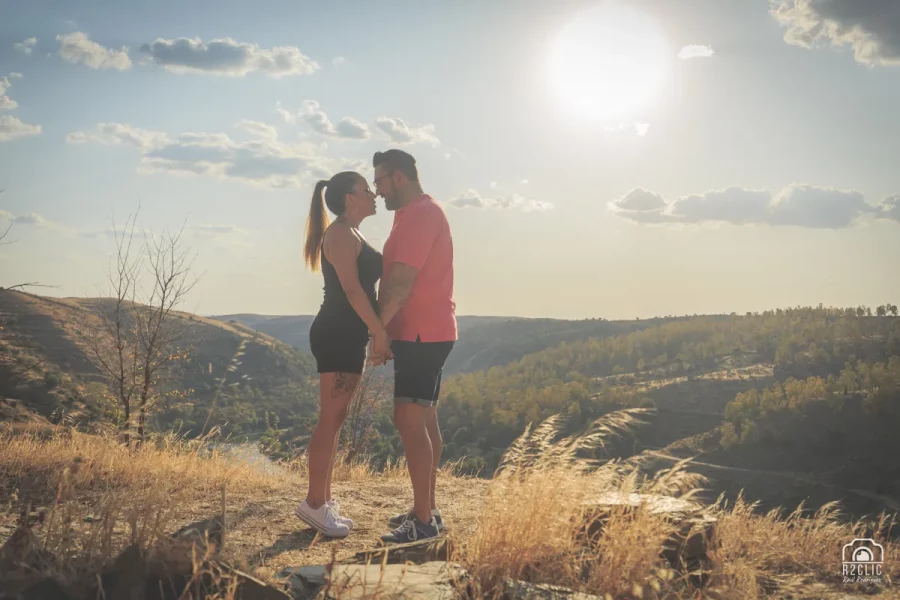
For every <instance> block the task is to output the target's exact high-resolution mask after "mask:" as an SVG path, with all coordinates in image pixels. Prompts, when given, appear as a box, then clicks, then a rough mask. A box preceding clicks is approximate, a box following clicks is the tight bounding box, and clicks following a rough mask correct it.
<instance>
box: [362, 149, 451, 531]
mask: <svg viewBox="0 0 900 600" xmlns="http://www.w3.org/2000/svg"><path fill="white" fill-rule="evenodd" d="M372 163H373V166H374V167H375V191H376V193H377V194H378V195H379V196H381V197H383V198H384V203H385V207H386V208H387V209H388V210H391V211H394V225H393V228H392V229H391V233H390V235H389V236H388V239H387V241H386V242H385V244H384V270H383V275H382V278H381V283H380V286H379V293H378V304H379V308H380V311H379V312H380V316H381V321H382V323H384V324H385V326H386V329H387V333H388V336H389V337H390V339H391V340H392V342H391V353H392V354H393V359H394V424H395V425H396V426H397V431H398V432H399V433H400V439H401V440H402V441H403V449H404V451H405V453H406V462H407V465H408V468H409V476H410V479H411V480H412V487H413V497H414V506H413V508H412V509H411V510H410V511H409V512H407V513H404V514H401V515H396V516H395V517H394V518H392V519H391V521H390V525H391V526H392V527H396V529H394V530H393V531H391V532H390V533H388V534H386V535H384V536H382V538H381V539H382V541H383V542H385V543H404V542H412V541H416V540H421V539H427V538H430V537H435V536H437V535H438V534H439V533H440V531H441V529H442V528H443V521H442V520H441V514H440V511H439V510H438V508H437V503H436V500H435V494H434V490H435V483H436V480H437V469H438V467H439V465H440V458H441V449H442V440H441V431H440V429H439V428H438V419H437V403H438V395H439V394H440V390H441V374H442V372H443V369H444V363H445V361H446V360H447V356H448V355H449V354H450V351H451V350H452V349H453V343H454V342H455V341H456V339H457V329H456V314H455V312H456V304H455V303H454V301H453V239H452V237H451V235H450V226H449V224H448V223H447V217H446V215H445V214H444V211H443V209H441V207H440V205H439V204H438V203H437V202H435V201H434V199H433V198H432V197H431V196H429V195H428V194H426V193H425V192H424V191H422V186H421V184H420V183H419V173H418V169H417V167H416V160H415V159H414V158H413V157H412V156H411V155H409V154H408V153H406V152H403V151H402V150H388V151H386V152H376V153H375V156H374V158H373V161H372ZM386 358H387V357H386V356H381V357H373V360H374V361H375V362H383V361H384V360H385V359H386Z"/></svg>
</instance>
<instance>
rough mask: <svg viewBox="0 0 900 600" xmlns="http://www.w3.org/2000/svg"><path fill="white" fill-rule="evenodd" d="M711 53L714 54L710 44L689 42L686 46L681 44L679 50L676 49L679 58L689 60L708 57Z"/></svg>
mask: <svg viewBox="0 0 900 600" xmlns="http://www.w3.org/2000/svg"><path fill="white" fill-rule="evenodd" d="M713 54H715V50H713V48H712V46H704V45H698V44H690V45H687V46H683V47H682V48H681V50H679V51H678V58H680V59H681V60H690V59H692V58H709V57H710V56H712V55H713Z"/></svg>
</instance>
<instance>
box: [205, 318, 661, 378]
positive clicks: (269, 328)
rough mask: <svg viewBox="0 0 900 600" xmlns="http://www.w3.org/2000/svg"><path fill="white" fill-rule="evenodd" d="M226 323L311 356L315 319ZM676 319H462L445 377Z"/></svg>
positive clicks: (248, 320) (242, 319)
mask: <svg viewBox="0 0 900 600" xmlns="http://www.w3.org/2000/svg"><path fill="white" fill-rule="evenodd" d="M210 318H212V319H216V320H218V321H222V322H224V323H230V324H233V325H243V326H245V327H248V328H250V329H252V330H255V331H259V332H262V333H265V334H267V335H270V336H272V337H273V338H276V339H279V340H281V341H283V342H285V343H287V344H290V345H291V346H293V347H295V348H297V349H298V350H301V351H303V352H309V327H310V325H311V324H312V321H313V319H314V318H315V316H314V315H292V316H269V315H257V314H248V313H244V314H233V315H217V316H213V317H210ZM670 320H673V319H647V320H635V321H607V320H604V319H583V320H565V319H530V318H523V317H502V316H500V317H493V316H471V315H460V316H458V317H457V324H458V329H459V340H458V341H457V342H456V344H455V345H454V347H453V352H451V353H450V357H449V358H448V359H447V364H446V366H445V367H444V372H445V373H447V374H448V375H452V374H455V373H471V372H474V371H481V370H486V369H490V368H491V367H496V366H501V365H505V364H508V363H510V362H514V361H517V360H520V359H521V358H522V357H524V356H526V355H528V354H532V353H534V352H538V351H541V350H544V349H546V348H549V347H552V346H555V345H557V344H560V343H563V342H574V341H580V340H586V339H590V338H602V337H607V336H611V335H617V334H621V333H629V332H631V331H639V330H641V329H646V328H648V327H653V326H656V325H660V324H662V323H665V322H668V321H670Z"/></svg>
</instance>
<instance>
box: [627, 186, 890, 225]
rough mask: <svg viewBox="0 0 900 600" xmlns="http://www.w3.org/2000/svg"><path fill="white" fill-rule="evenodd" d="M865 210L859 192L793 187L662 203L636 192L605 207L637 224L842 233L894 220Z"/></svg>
mask: <svg viewBox="0 0 900 600" xmlns="http://www.w3.org/2000/svg"><path fill="white" fill-rule="evenodd" d="M889 200H890V198H888V199H885V201H883V202H882V205H881V208H878V207H873V206H871V205H869V204H867V203H866V202H865V200H864V198H863V196H862V194H860V193H859V192H856V191H853V190H839V189H835V188H828V187H820V186H812V185H805V184H798V183H792V184H790V185H789V186H787V187H785V188H784V189H783V190H781V191H780V192H779V193H778V194H775V195H773V194H772V193H771V192H769V191H767V190H751V189H745V188H740V187H729V188H725V189H721V190H711V191H708V192H704V193H702V194H691V195H689V196H683V197H681V198H678V199H676V200H675V201H673V202H670V203H667V202H666V201H665V200H664V199H663V197H662V196H661V195H659V194H657V193H655V192H651V191H648V190H645V189H643V188H635V189H633V190H631V191H630V192H628V193H627V194H625V195H624V196H622V197H621V198H619V199H617V200H614V201H613V202H611V203H610V204H609V208H610V210H611V211H612V212H614V213H615V214H617V215H619V216H620V217H624V218H626V219H630V220H632V221H634V222H636V223H670V224H677V223H681V224H694V223H729V224H732V225H752V224H757V225H770V226H793V227H808V228H812V229H841V228H845V227H850V226H852V225H853V224H855V223H856V221H857V220H858V219H860V218H861V217H863V216H865V215H867V214H883V215H885V217H884V218H893V217H892V215H893V214H894V213H893V212H892V211H893V210H894V208H893V205H892V204H890V203H889V202H888V201H889Z"/></svg>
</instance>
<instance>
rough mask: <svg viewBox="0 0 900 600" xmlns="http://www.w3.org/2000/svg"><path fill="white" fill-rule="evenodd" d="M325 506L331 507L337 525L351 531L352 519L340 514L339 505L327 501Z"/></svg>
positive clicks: (333, 501) (335, 501)
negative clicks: (342, 525)
mask: <svg viewBox="0 0 900 600" xmlns="http://www.w3.org/2000/svg"><path fill="white" fill-rule="evenodd" d="M326 504H328V505H329V506H330V507H331V510H332V511H333V512H334V518H335V520H336V521H337V522H338V523H343V524H344V525H346V526H347V528H348V529H353V519H351V518H350V517H345V516H344V515H342V514H341V505H340V504H339V503H338V501H337V500H329V501H328V502H326Z"/></svg>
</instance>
